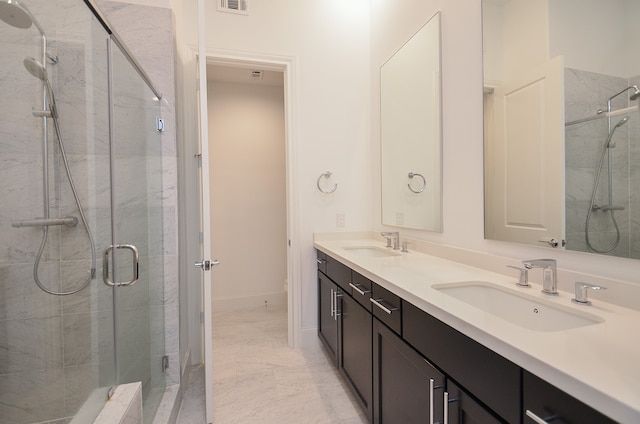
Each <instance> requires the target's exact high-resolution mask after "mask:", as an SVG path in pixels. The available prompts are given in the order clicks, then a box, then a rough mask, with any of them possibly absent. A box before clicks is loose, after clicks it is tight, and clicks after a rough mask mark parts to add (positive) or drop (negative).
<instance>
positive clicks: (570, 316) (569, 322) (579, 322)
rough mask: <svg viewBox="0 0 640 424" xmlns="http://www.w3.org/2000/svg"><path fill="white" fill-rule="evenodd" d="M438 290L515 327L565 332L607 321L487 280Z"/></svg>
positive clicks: (443, 286) (451, 285)
mask: <svg viewBox="0 0 640 424" xmlns="http://www.w3.org/2000/svg"><path fill="white" fill-rule="evenodd" d="M432 287H433V288H434V289H436V290H438V291H440V292H442V293H444V294H446V295H447V296H451V297H454V298H456V299H458V300H460V301H462V302H465V303H468V304H469V305H471V306H474V307H476V308H479V309H481V310H483V311H485V312H487V313H489V314H491V315H495V316H497V317H499V318H502V319H504V320H506V321H509V322H510V323H512V324H516V325H519V326H520V327H524V328H528V329H530V330H535V331H562V330H569V329H572V328H579V327H585V326H587V325H593V324H598V323H600V322H603V321H604V320H603V319H602V318H600V317H598V316H596V315H593V314H590V313H588V312H583V311H577V310H574V309H572V308H570V307H563V306H562V305H556V304H554V303H552V302H548V301H545V300H544V299H538V298H534V297H532V296H529V295H526V294H524V293H519V292H517V291H515V290H510V289H507V288H504V287H502V286H499V285H497V284H493V283H489V282H485V281H467V282H461V283H449V284H436V285H434V286H432Z"/></svg>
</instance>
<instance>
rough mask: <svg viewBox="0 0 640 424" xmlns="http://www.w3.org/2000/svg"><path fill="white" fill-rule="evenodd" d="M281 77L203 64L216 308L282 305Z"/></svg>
mask: <svg viewBox="0 0 640 424" xmlns="http://www.w3.org/2000/svg"><path fill="white" fill-rule="evenodd" d="M283 76H284V74H283V72H279V71H272V70H263V69H259V68H254V67H251V68H249V67H237V66H229V65H221V64H215V63H211V64H207V86H208V93H207V103H208V125H209V152H210V155H209V170H210V171H209V172H210V204H211V250H212V253H213V255H214V256H216V257H217V258H218V259H219V260H220V261H221V262H222V263H223V266H220V267H219V268H218V269H217V272H216V273H215V274H214V275H213V276H212V280H213V281H212V283H213V284H212V307H213V311H214V312H215V311H234V310H238V309H247V308H256V307H263V308H265V309H269V308H284V309H285V310H286V307H287V295H286V290H287V284H286V282H287V203H286V146H285V144H286V143H285V140H286V137H285V106H284V84H283Z"/></svg>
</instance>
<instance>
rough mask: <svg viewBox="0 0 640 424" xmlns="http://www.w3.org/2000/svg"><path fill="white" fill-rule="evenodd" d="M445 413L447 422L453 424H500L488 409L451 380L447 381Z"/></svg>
mask: <svg viewBox="0 0 640 424" xmlns="http://www.w3.org/2000/svg"><path fill="white" fill-rule="evenodd" d="M446 393H447V399H446V402H447V414H448V420H447V422H449V423H452V424H453V423H455V424H502V423H504V421H501V420H499V419H498V418H496V417H495V416H494V415H493V414H492V413H491V412H489V410H488V409H486V408H485V407H484V406H483V405H481V404H480V403H479V402H477V401H476V400H475V399H474V398H473V397H472V396H471V395H469V394H468V393H467V392H466V391H464V390H462V389H461V388H460V387H458V386H457V385H456V384H455V383H454V382H453V381H451V380H448V381H447V391H446Z"/></svg>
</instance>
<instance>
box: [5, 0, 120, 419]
mask: <svg viewBox="0 0 640 424" xmlns="http://www.w3.org/2000/svg"><path fill="white" fill-rule="evenodd" d="M25 3H26V4H27V5H28V7H29V8H30V10H31V11H32V12H33V14H34V15H35V16H36V18H37V19H38V21H39V22H40V23H41V24H42V26H43V28H44V29H45V32H46V33H47V35H48V37H49V43H48V50H49V52H50V53H52V54H55V55H57V56H59V57H60V62H59V63H58V64H57V65H53V64H49V65H48V71H49V76H50V79H51V81H52V84H53V86H54V90H55V92H56V99H57V104H58V112H59V115H60V116H61V120H60V125H61V131H62V134H63V137H64V140H65V147H66V151H67V154H68V157H69V162H70V167H71V173H72V174H73V176H74V180H75V182H76V185H77V189H78V192H79V195H80V198H81V201H82V203H83V206H84V207H85V211H86V214H87V218H88V221H89V226H90V228H91V230H92V233H93V234H94V237H95V241H96V244H97V245H99V246H104V245H105V244H107V242H108V240H109V238H108V228H106V227H104V226H103V228H98V225H97V224H98V222H101V221H104V220H103V219H101V216H104V214H105V208H108V205H109V203H108V196H107V195H106V194H105V193H101V192H100V187H102V188H104V187H106V185H104V184H102V185H100V184H97V185H95V184H94V183H95V182H96V181H100V180H101V179H102V178H104V177H103V176H104V175H108V173H105V172H104V171H105V170H108V163H109V162H108V145H107V138H106V128H107V127H106V116H107V114H106V112H107V108H106V103H104V102H100V101H94V100H97V99H104V98H106V97H105V94H106V44H100V45H98V46H95V47H96V48H95V49H93V50H91V49H88V48H86V47H85V45H84V43H83V42H81V41H75V40H84V39H86V38H92V35H93V34H92V32H93V31H96V30H100V28H95V27H93V26H92V25H91V19H90V14H89V13H88V11H87V10H86V6H85V5H84V4H82V3H81V2H78V1H55V2H51V1H44V0H40V1H29V2H25ZM0 31H1V33H2V37H1V39H2V43H0V49H1V54H2V57H3V58H5V59H4V60H3V64H2V67H1V69H2V70H1V71H0V72H1V75H0V85H1V86H2V92H3V93H4V96H5V101H3V102H2V104H1V105H0V115H1V117H0V128H1V131H2V136H1V137H0V140H1V141H0V161H1V162H2V166H0V180H1V181H2V183H1V187H0V190H1V192H2V196H3V202H2V203H1V205H0V249H2V250H1V251H0V292H1V297H0V345H1V346H0V417H1V421H2V422H6V423H32V422H42V421H45V420H52V419H64V418H65V417H69V416H71V415H73V414H74V413H75V412H76V411H77V410H78V408H79V407H80V406H81V405H82V404H83V403H84V402H85V400H86V397H87V395H88V394H89V393H91V391H92V390H93V389H94V388H96V387H98V386H100V385H105V384H107V383H108V382H109V377H108V375H109V374H110V375H113V371H109V370H110V369H112V368H113V364H112V362H113V353H112V352H113V349H112V346H113V334H112V328H111V326H109V325H107V324H108V323H109V322H110V320H111V312H110V308H111V294H110V291H108V290H106V287H104V286H102V285H99V284H97V283H96V282H95V281H94V282H93V283H92V284H91V285H90V286H89V287H88V288H87V289H85V290H83V291H82V292H80V293H78V294H77V295H72V296H65V297H58V296H52V295H49V294H46V293H44V292H42V291H41V290H40V289H38V288H37V287H36V285H35V283H34V281H33V276H32V268H33V264H34V261H35V259H36V252H37V250H38V248H39V245H40V241H41V239H42V230H40V229H37V228H13V227H11V225H10V220H11V219H12V218H15V219H25V218H35V217H41V216H42V215H43V212H42V211H43V196H42V191H43V190H42V176H41V175H42V170H43V158H42V151H41V145H42V138H43V124H42V120H41V119H38V118H34V117H33V116H32V113H31V112H32V109H38V108H39V107H40V108H41V107H42V106H41V88H40V87H41V84H40V82H39V81H37V80H36V79H35V78H33V77H32V76H31V75H29V74H28V73H27V71H26V70H25V69H24V67H23V66H22V60H23V59H24V58H25V57H36V58H38V57H39V56H40V49H39V41H40V37H39V35H38V33H37V31H35V30H34V29H31V30H20V29H16V28H13V27H10V26H8V25H4V24H3V25H2V26H0ZM103 37H104V35H103ZM85 75H86V76H88V77H86V76H85ZM85 96H86V97H85ZM65 117H67V119H65ZM100 117H102V119H103V120H102V121H101V120H100V119H101V118H100ZM49 140H50V142H49V146H50V149H51V150H50V156H49V163H50V169H49V178H50V193H51V197H50V201H49V204H50V208H51V216H64V215H69V214H73V215H76V216H77V211H76V207H75V204H74V201H73V196H72V195H71V193H70V190H69V188H68V186H67V183H66V177H65V176H64V174H63V173H64V170H63V169H64V168H63V167H62V164H61V163H60V157H59V151H58V149H57V147H56V146H55V143H53V142H52V141H53V140H55V138H54V133H53V129H52V128H51V125H50V129H49ZM88 163H91V164H92V166H91V167H90V166H87V164H88ZM94 185H95V186H96V187H98V188H97V189H95V188H91V191H90V189H89V188H90V187H93V186H94ZM49 233H50V234H49V237H48V242H47V244H46V249H45V252H44V254H43V259H42V262H41V265H40V267H39V276H40V279H41V281H42V282H43V284H44V285H45V286H47V287H49V288H50V289H53V290H56V291H59V290H62V291H64V290H68V289H71V288H73V287H76V286H77V284H79V282H82V281H83V279H84V278H85V276H86V275H87V272H88V270H89V268H90V254H89V251H90V249H89V243H88V241H87V238H86V235H85V234H84V232H83V230H82V227H81V226H77V227H75V228H66V227H65V228H52V229H50V231H49ZM100 267H101V264H100V263H98V264H97V268H98V269H99V268H100Z"/></svg>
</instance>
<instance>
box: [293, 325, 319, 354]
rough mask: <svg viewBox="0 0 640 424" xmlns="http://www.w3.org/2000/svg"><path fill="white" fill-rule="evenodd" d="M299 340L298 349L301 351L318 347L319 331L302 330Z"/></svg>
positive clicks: (313, 329)
mask: <svg viewBox="0 0 640 424" xmlns="http://www.w3.org/2000/svg"><path fill="white" fill-rule="evenodd" d="M298 340H299V342H300V344H299V346H297V347H299V348H300V349H304V348H308V347H315V346H317V344H318V342H319V339H318V329H317V328H315V327H314V328H304V329H302V330H300V338H299V339H298Z"/></svg>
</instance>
